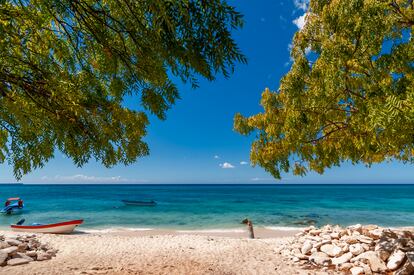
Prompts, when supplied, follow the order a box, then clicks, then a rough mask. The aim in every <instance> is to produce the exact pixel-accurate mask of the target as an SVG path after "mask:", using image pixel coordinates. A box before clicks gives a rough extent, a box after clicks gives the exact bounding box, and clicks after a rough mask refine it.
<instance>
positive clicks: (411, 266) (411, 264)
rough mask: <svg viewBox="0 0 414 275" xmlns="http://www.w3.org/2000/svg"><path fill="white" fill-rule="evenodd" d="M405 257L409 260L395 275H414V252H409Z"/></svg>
mask: <svg viewBox="0 0 414 275" xmlns="http://www.w3.org/2000/svg"><path fill="white" fill-rule="evenodd" d="M405 256H406V257H407V260H406V261H405V263H404V265H403V266H402V267H401V268H400V269H398V270H397V271H395V272H394V275H412V274H413V273H414V252H407V253H406V254H405Z"/></svg>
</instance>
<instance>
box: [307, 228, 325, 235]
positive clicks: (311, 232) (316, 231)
mask: <svg viewBox="0 0 414 275" xmlns="http://www.w3.org/2000/svg"><path fill="white" fill-rule="evenodd" d="M321 233H322V230H319V229H312V230H311V231H309V234H311V235H313V236H318V235H319V234H321Z"/></svg>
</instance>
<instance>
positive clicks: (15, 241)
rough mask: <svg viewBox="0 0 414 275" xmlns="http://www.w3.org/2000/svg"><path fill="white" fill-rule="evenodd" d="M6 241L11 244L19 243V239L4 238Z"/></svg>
mask: <svg viewBox="0 0 414 275" xmlns="http://www.w3.org/2000/svg"><path fill="white" fill-rule="evenodd" d="M4 241H5V242H6V243H8V244H9V245H12V246H18V245H19V244H21V243H22V242H21V241H18V240H15V239H5V240H4Z"/></svg>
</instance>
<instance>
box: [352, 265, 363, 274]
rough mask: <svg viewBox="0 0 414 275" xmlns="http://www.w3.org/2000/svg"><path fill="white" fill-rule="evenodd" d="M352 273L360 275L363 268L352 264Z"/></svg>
mask: <svg viewBox="0 0 414 275" xmlns="http://www.w3.org/2000/svg"><path fill="white" fill-rule="evenodd" d="M350 271H351V273H352V275H362V274H364V269H363V268H362V267H360V266H354V267H353V268H351V269H350Z"/></svg>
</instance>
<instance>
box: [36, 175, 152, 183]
mask: <svg viewBox="0 0 414 275" xmlns="http://www.w3.org/2000/svg"><path fill="white" fill-rule="evenodd" d="M41 180H42V181H44V182H52V183H144V182H148V181H147V180H141V179H127V178H123V177H121V176H113V177H97V176H87V175H83V174H77V175H71V176H61V175H56V176H54V177H49V176H43V177H41Z"/></svg>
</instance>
